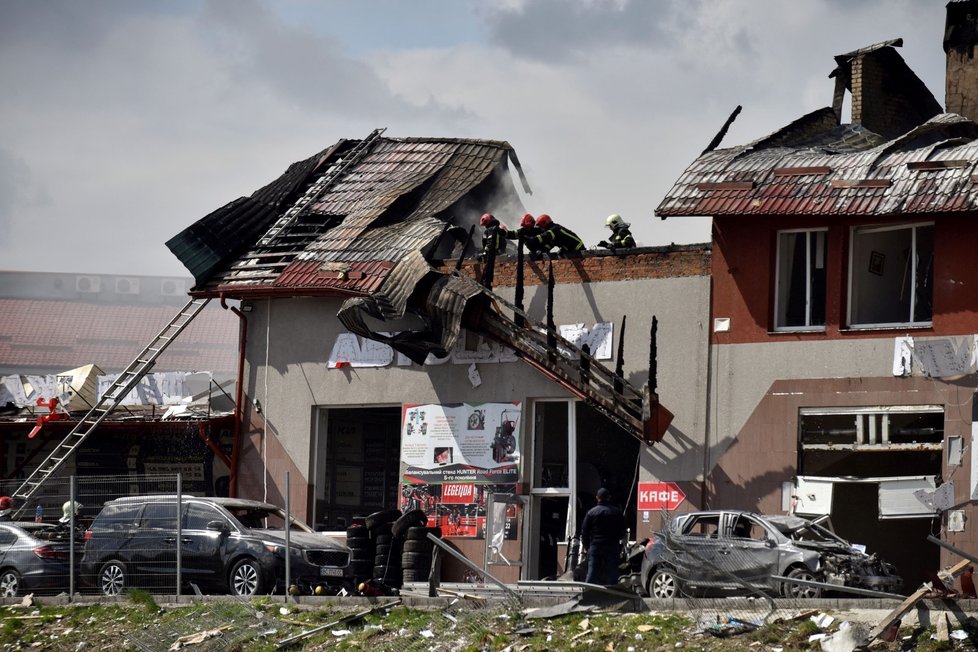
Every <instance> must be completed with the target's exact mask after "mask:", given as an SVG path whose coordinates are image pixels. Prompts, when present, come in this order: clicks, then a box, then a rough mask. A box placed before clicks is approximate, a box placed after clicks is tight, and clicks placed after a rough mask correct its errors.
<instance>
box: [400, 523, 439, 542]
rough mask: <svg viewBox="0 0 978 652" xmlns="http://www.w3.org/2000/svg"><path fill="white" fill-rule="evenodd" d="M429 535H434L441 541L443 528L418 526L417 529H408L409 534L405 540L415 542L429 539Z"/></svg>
mask: <svg viewBox="0 0 978 652" xmlns="http://www.w3.org/2000/svg"><path fill="white" fill-rule="evenodd" d="M429 534H434V535H435V537H436V538H438V539H440V538H441V528H440V527H438V526H435V527H418V526H416V527H409V528H408V529H407V533H406V534H405V536H404V538H405V539H408V540H411V539H415V540H417V539H427V538H428V535H429Z"/></svg>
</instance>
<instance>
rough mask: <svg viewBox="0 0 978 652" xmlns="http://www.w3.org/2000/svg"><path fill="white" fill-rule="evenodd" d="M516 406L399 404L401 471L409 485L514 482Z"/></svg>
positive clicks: (516, 479)
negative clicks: (401, 405) (400, 408)
mask: <svg viewBox="0 0 978 652" xmlns="http://www.w3.org/2000/svg"><path fill="white" fill-rule="evenodd" d="M519 435H520V404H519V403H479V404H471V403H452V404H446V405H433V404H427V405H413V404H407V405H404V407H403V409H402V418H401V468H402V476H403V481H404V482H405V483H410V484H441V483H445V482H447V483H452V482H473V483H484V484H514V483H516V482H519V463H520V445H519Z"/></svg>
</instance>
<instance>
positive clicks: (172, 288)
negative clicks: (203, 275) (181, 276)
mask: <svg viewBox="0 0 978 652" xmlns="http://www.w3.org/2000/svg"><path fill="white" fill-rule="evenodd" d="M160 294H162V295H163V296H165V297H182V296H184V295H185V294H187V288H186V287H185V286H184V283H183V281H175V280H173V279H167V280H165V281H163V284H162V285H161V286H160Z"/></svg>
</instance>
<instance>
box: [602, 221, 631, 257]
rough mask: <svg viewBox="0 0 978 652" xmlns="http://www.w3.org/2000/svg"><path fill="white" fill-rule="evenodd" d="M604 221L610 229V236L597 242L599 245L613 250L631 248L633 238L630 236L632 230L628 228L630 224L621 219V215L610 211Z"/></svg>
mask: <svg viewBox="0 0 978 652" xmlns="http://www.w3.org/2000/svg"><path fill="white" fill-rule="evenodd" d="M604 223H605V226H607V227H608V228H609V229H611V237H610V238H608V239H607V240H602V241H601V242H599V243H598V246H599V247H604V248H605V249H611V250H612V251H615V250H616V249H631V248H632V247H634V246H635V238H633V237H632V232H631V231H629V230H628V227H630V226H631V224H628V223H627V222H625V220H623V219H621V215H619V214H618V213H612V214H611V215H609V216H608V219H606V220H605V221H604Z"/></svg>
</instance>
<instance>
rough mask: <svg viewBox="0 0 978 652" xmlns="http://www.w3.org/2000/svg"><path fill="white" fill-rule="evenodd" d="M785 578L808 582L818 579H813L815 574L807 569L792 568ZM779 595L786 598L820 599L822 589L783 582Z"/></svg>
mask: <svg viewBox="0 0 978 652" xmlns="http://www.w3.org/2000/svg"><path fill="white" fill-rule="evenodd" d="M786 577H790V578H791V579H794V580H806V581H809V582H815V581H817V579H818V578H816V577H815V574H814V573H812V572H811V571H810V570H808V569H807V568H792V569H791V571H789V572H788V575H787V576H786ZM781 595H783V596H784V597H786V598H820V597H822V589H820V588H819V587H817V586H805V585H804V584H793V583H791V582H783V583H782V584H781Z"/></svg>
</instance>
